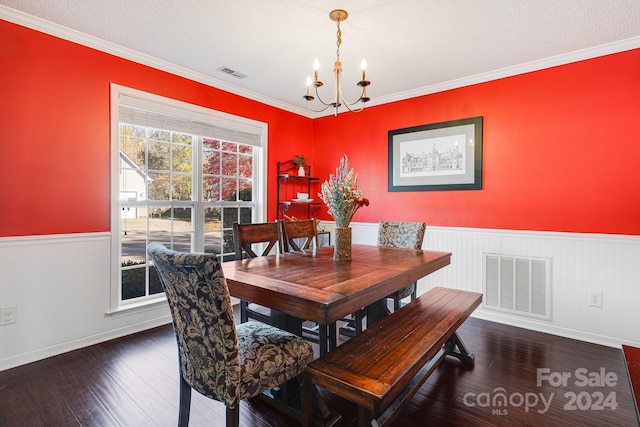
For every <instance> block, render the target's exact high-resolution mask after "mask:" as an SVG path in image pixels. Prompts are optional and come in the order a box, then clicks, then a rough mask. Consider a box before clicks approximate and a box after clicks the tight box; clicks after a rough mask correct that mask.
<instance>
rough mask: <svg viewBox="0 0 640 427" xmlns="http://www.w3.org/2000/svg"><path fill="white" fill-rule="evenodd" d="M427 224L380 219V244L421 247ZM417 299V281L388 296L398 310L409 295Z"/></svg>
mask: <svg viewBox="0 0 640 427" xmlns="http://www.w3.org/2000/svg"><path fill="white" fill-rule="evenodd" d="M426 228H427V225H426V224H425V223H424V222H393V221H380V223H379V224H378V246H387V247H392V248H407V249H420V248H422V241H423V240H424V232H425V229H426ZM409 296H410V297H411V301H413V300H415V299H416V283H415V282H414V283H412V284H410V285H408V286H405V287H404V288H402V289H400V290H398V291H396V292H394V293H393V294H391V295H389V296H388V297H387V298H390V299H392V300H393V309H394V310H398V309H399V308H400V307H401V306H402V303H401V301H402V300H403V299H405V298H407V297H409Z"/></svg>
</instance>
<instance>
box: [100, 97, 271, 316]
mask: <svg viewBox="0 0 640 427" xmlns="http://www.w3.org/2000/svg"><path fill="white" fill-rule="evenodd" d="M111 109H112V112H111V120H112V126H111V129H112V141H111V144H112V150H111V153H112V159H113V160H112V182H111V185H112V191H111V192H112V220H111V232H112V235H113V238H112V259H113V260H114V261H113V265H112V273H113V274H112V280H111V282H112V285H111V288H112V292H111V310H112V311H118V310H121V309H123V308H127V307H133V306H138V305H141V304H147V303H151V302H155V301H157V300H159V299H164V294H163V291H162V286H161V284H160V282H159V279H158V276H157V274H156V272H155V268H154V267H153V265H151V264H150V262H149V259H148V258H147V254H146V248H147V245H148V244H149V243H150V242H161V243H163V244H165V245H166V246H167V247H169V248H171V249H175V250H178V251H185V252H203V251H204V252H212V253H215V254H217V255H219V256H220V257H221V259H222V260H226V259H230V258H232V257H233V255H234V248H233V223H234V222H241V223H247V222H261V221H264V220H265V218H266V208H265V192H266V190H265V188H266V186H265V170H266V167H265V164H266V162H265V155H264V153H265V152H266V147H265V144H266V134H267V132H266V131H267V127H266V124H264V123H260V122H256V121H253V120H248V119H245V118H242V117H236V116H231V115H229V114H225V113H220V112H216V111H213V110H209V109H205V108H203V107H199V106H195V105H190V104H186V103H183V102H180V101H176V100H172V99H168V98H163V97H159V96H157V95H152V94H148V93H144V92H141V91H137V90H134V89H130V88H125V87H122V86H118V85H112V89H111Z"/></svg>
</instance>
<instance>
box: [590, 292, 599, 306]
mask: <svg viewBox="0 0 640 427" xmlns="http://www.w3.org/2000/svg"><path fill="white" fill-rule="evenodd" d="M589 306H590V307H597V308H602V292H591V294H590V295H589Z"/></svg>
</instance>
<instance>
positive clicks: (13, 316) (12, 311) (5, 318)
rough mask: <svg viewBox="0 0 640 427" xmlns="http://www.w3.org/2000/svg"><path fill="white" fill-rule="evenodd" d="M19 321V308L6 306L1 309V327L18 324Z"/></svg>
mask: <svg viewBox="0 0 640 427" xmlns="http://www.w3.org/2000/svg"><path fill="white" fill-rule="evenodd" d="M17 320H18V306H17V305H5V306H4V307H0V326H4V325H10V324H11V323H16V321H17Z"/></svg>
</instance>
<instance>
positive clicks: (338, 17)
mask: <svg viewBox="0 0 640 427" xmlns="http://www.w3.org/2000/svg"><path fill="white" fill-rule="evenodd" d="M348 16H349V14H348V13H347V11H345V10H342V9H336V10H333V11H331V13H329V18H330V19H331V20H332V21H335V22H336V23H337V25H338V31H337V33H336V39H337V41H336V46H337V49H336V62H335V63H334V64H333V73H334V76H333V79H334V82H333V96H332V97H331V101H330V102H325V101H324V100H323V99H322V98H321V97H320V93H319V92H318V88H319V87H322V85H323V84H324V83H322V82H321V81H320V80H319V79H318V69H319V68H320V63H319V62H318V58H316V59H315V61H314V62H313V68H314V78H313V80H311V76H308V77H307V93H306V95H304V96H303V98H304V99H305V100H306V101H307V106H308V107H309V109H311V110H313V111H316V112H318V113H320V112H322V111H325V110H326V109H327V108H329V107H332V108H333V109H334V115H336V116H337V115H338V108H339V107H340V106H341V105H344V106H345V107H347V109H348V110H349V111H351V112H352V113H359V112H360V111H362V110H363V109H364V106H365V103H366V102H367V101H369V100H370V99H371V98H369V97H368V96H367V86H369V85H370V84H371V82H369V81H368V80H367V79H366V76H365V69H366V67H367V62H366V61H365V60H364V58H363V59H362V62H361V63H360V67H361V68H362V79H361V80H360V81H359V82H358V83H356V84H357V85H358V86H360V87H361V88H362V93H361V94H360V97H359V98H358V99H357V100H355V101H354V102H348V101H346V100H345V99H344V95H343V94H342V62H340V45H341V44H342V31H340V22H342V21H345V20H346V19H347V17H348ZM311 85H313V86H314V87H315V95H316V96H313V95H311ZM316 97H317V98H318V101H320V103H321V104H322V105H324V108H322V109H320V110H316V109H314V108H312V107H311V101H313V100H314V99H316ZM358 103H360V105H359V106H357V107H355V108H352V107H353V106H356V104H358Z"/></svg>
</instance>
